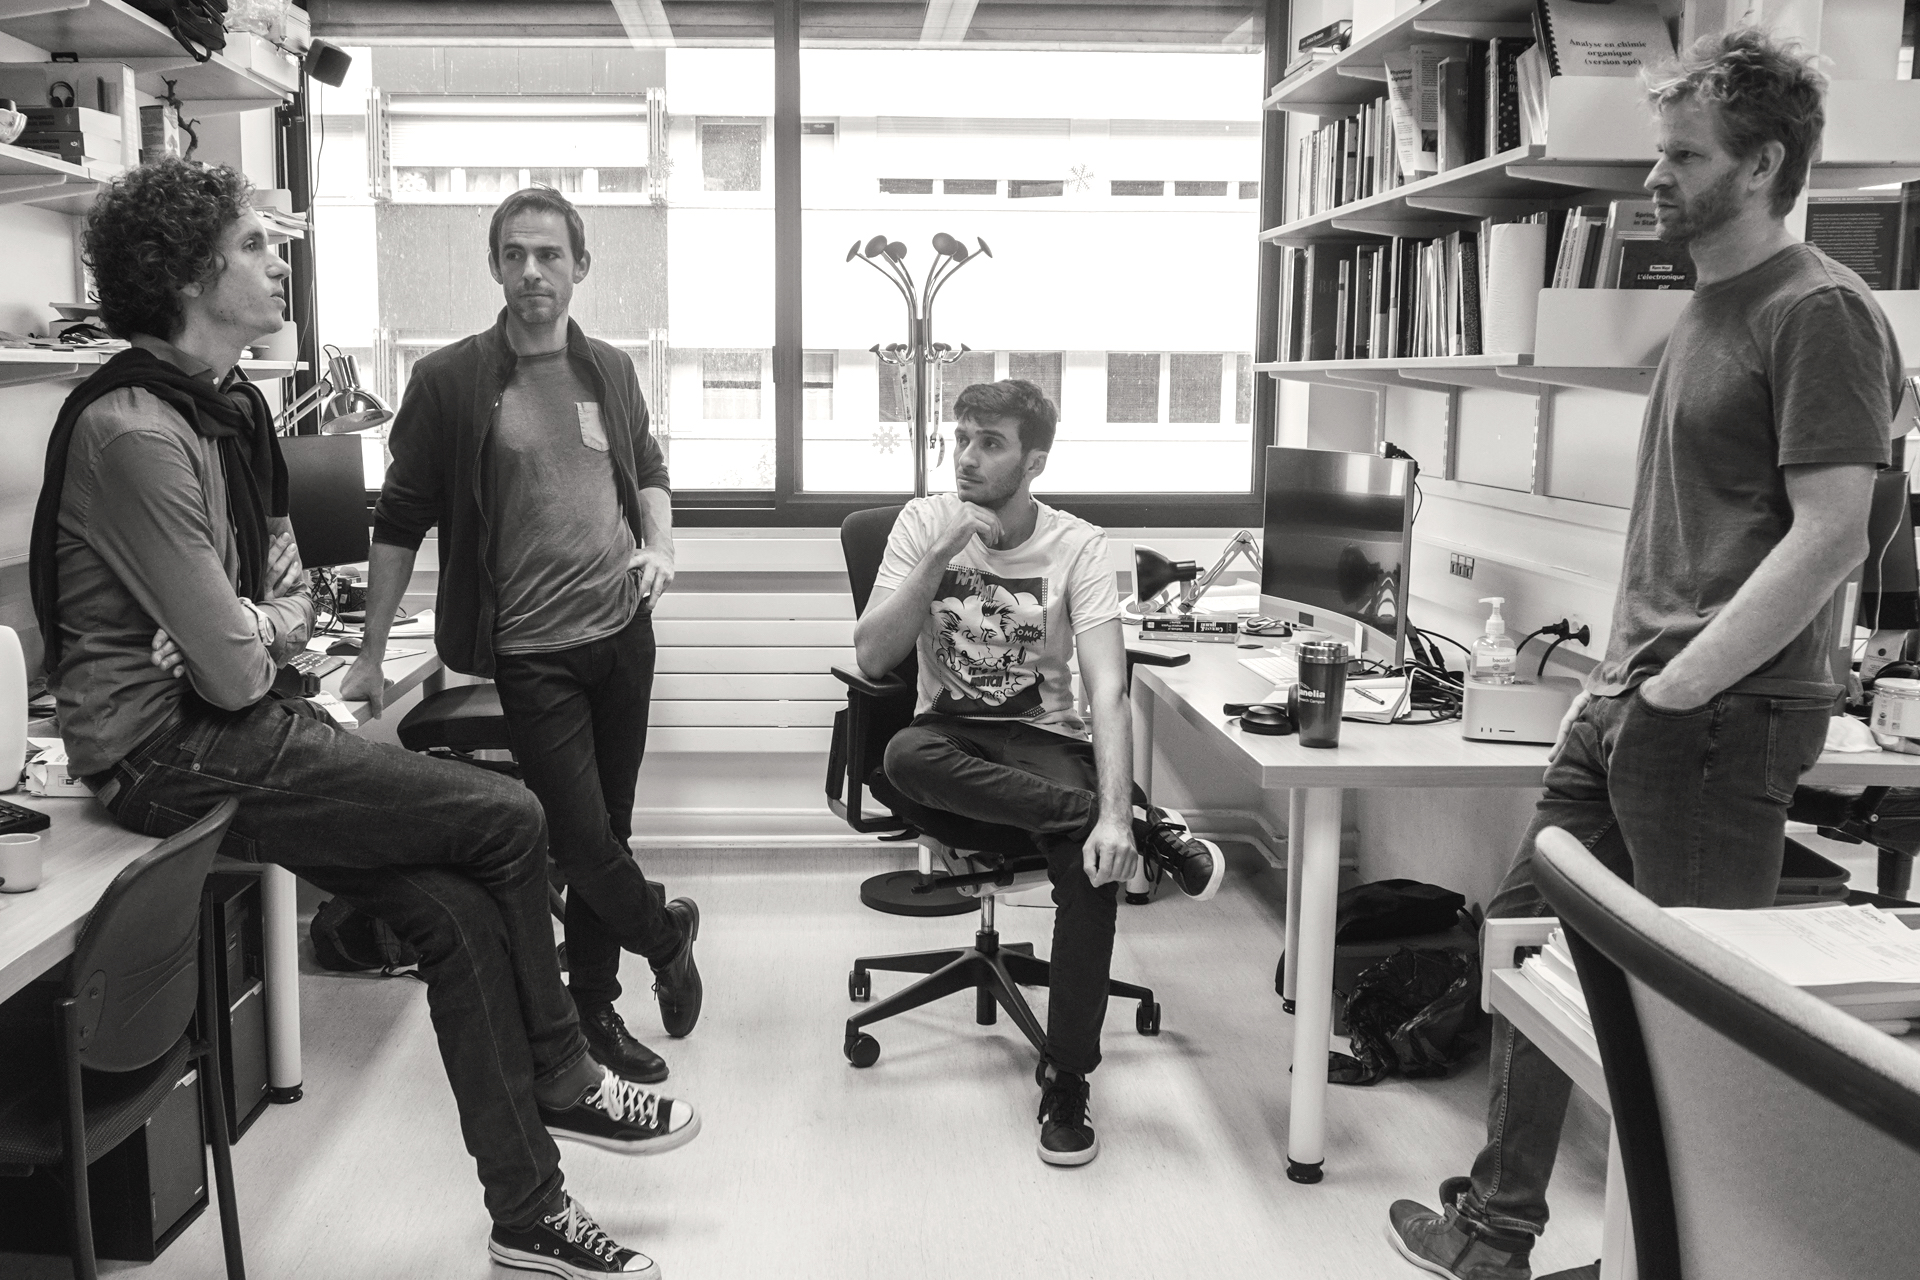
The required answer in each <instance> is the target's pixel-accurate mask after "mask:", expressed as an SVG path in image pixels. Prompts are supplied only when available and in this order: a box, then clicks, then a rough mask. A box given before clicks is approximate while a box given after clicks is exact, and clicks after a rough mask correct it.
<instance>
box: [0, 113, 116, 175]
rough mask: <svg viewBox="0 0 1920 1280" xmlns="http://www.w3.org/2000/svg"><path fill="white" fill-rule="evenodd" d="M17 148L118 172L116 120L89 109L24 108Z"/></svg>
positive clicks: (83, 166)
mask: <svg viewBox="0 0 1920 1280" xmlns="http://www.w3.org/2000/svg"><path fill="white" fill-rule="evenodd" d="M24 114H25V115H26V117H27V127H26V131H25V132H23V133H22V134H21V135H20V137H19V139H18V140H17V142H16V144H15V145H17V146H21V147H25V148H26V149H27V150H29V151H39V152H43V153H45V154H47V155H50V156H53V157H55V158H56V159H60V160H64V161H66V162H67V163H68V164H74V165H79V166H81V167H82V168H85V167H86V166H88V165H93V166H97V167H101V168H108V167H110V168H111V169H112V170H113V171H114V172H116V173H117V172H119V171H120V169H121V167H122V166H121V161H120V157H121V145H120V144H121V133H120V117H119V116H117V115H110V114H108V113H107V112H105V111H95V110H94V109H92V108H91V107H27V108H25V110H24Z"/></svg>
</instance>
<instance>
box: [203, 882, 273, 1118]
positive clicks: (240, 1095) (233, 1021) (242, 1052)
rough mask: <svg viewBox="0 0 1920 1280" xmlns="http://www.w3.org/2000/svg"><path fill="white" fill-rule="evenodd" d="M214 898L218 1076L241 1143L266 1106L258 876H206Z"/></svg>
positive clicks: (260, 908) (265, 1051)
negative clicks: (219, 1011)
mask: <svg viewBox="0 0 1920 1280" xmlns="http://www.w3.org/2000/svg"><path fill="white" fill-rule="evenodd" d="M207 891H208V893H209V894H210V895H211V896H212V898H213V936H214V941H215V943H216V944H217V945H218V947H219V948H220V954H219V956H218V958H217V961H216V964H215V972H216V974H217V978H218V984H217V985H218V992H217V994H218V996H219V1000H220V1009H221V1011H222V1013H223V1015H224V1016H223V1018H222V1021H221V1026H220V1078H221V1081H222V1082H223V1083H224V1084H225V1085H226V1099H225V1101H226V1112H227V1136H228V1138H229V1139H230V1140H231V1141H234V1142H238V1141H240V1137H241V1135H242V1134H244V1133H246V1131H247V1129H248V1128H249V1127H251V1126H252V1124H253V1122H254V1120H255V1119H256V1118H258V1116H259V1115H260V1113H261V1111H263V1110H264V1109H265V1108H266V1105H267V1011H266V988H265V986H264V984H263V982H262V974H263V973H264V962H263V959H262V954H263V946H264V941H263V936H262V932H261V928H262V923H261V922H262V907H261V898H260V877H259V876H257V875H252V874H249V873H247V872H232V871H223V872H219V873H217V874H215V875H211V876H209V877H207Z"/></svg>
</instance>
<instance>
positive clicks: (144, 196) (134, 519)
mask: <svg viewBox="0 0 1920 1280" xmlns="http://www.w3.org/2000/svg"><path fill="white" fill-rule="evenodd" d="M249 196H250V188H249V187H248V184H247V182H246V180H245V179H243V178H242V177H240V176H239V175H238V174H236V173H234V172H233V171H232V170H230V169H224V168H211V169H208V168H201V167H199V166H196V165H190V164H187V163H185V162H182V161H179V160H163V161H159V162H156V163H154V164H150V165H145V166H142V167H140V168H138V169H135V170H133V171H132V172H130V173H128V174H127V175H126V176H125V177H123V178H121V179H119V180H117V181H115V183H114V184H113V186H112V188H111V189H110V190H108V191H107V192H106V193H105V194H103V195H102V196H101V197H100V199H99V200H98V202H97V203H96V204H95V206H94V208H93V210H92V212H91V214H90V215H89V217H88V220H87V228H86V241H85V249H86V255H87V260H88V262H89V265H90V266H91V267H92V269H93V272H94V276H95V279H96V281H97V284H98V289H99V296H100V310H101V316H102V319H103V320H104V321H105V323H106V324H107V325H108V326H109V327H110V328H111V329H112V330H113V332H114V333H116V334H118V335H120V336H122V337H124V338H126V339H127V340H128V342H129V343H130V344H131V345H130V346H129V348H128V349H127V350H126V351H123V352H121V353H120V354H119V355H116V356H115V357H114V358H113V359H112V360H110V361H108V362H107V363H106V364H105V365H103V366H102V367H101V368H100V370H99V371H98V372H97V373H96V374H94V375H93V376H92V377H91V378H88V379H87V380H86V381H85V382H84V383H82V384H81V385H80V386H79V387H78V388H77V389H76V390H75V391H74V392H73V394H72V395H71V396H69V397H68V398H67V402H66V406H65V407H64V408H63V409H62V411H61V413H60V417H59V420H58V421H57V423H56V424H55V426H54V431H53V435H52V438H51V439H50V440H49V442H48V445H47V469H46V480H45V483H44V486H43V488H42V490H41V493H40V501H39V505H38V508H37V510H36V511H35V514H34V525H33V542H32V568H31V573H32V582H33V597H34V608H35V612H36V613H37V615H38V619H39V624H40V632H41V635H42V637H43V639H44V641H45V645H46V652H47V670H48V673H49V678H48V683H49V685H50V686H51V688H52V690H53V693H54V695H55V697H56V698H57V699H58V703H59V714H60V730H61V736H62V737H63V738H64V739H65V740H66V743H67V748H68V750H69V752H70V754H71V759H72V761H73V768H74V770H75V772H76V773H80V774H82V775H84V777H85V780H86V783H87V785H88V786H89V787H90V788H91V789H92V791H93V793H94V796H95V798H96V799H98V800H99V802H100V803H101V804H102V805H104V806H105V807H106V808H107V810H108V811H109V812H110V813H112V814H113V816H114V818H115V819H116V820H117V821H119V822H120V823H121V824H122V825H123V826H126V827H128V828H131V829H133V830H135V831H140V832H144V833H146V834H149V835H155V836H165V835H170V834H172V833H174V832H176V831H178V830H180V829H181V828H183V827H185V826H186V825H187V824H188V823H190V822H191V821H192V820H193V817H194V816H195V815H198V814H201V813H204V812H205V811H206V810H208V809H209V808H211V807H212V806H214V805H215V804H217V803H219V802H220V801H221V800H222V799H224V798H226V797H229V796H231V797H234V798H237V799H238V800H239V801H240V809H239V813H238V815H237V816H236V817H235V819H234V822H233V825H232V828H231V832H230V834H229V836H228V838H227V843H226V847H225V850H224V851H225V852H227V853H229V854H232V855H234V856H236V857H241V858H246V859H249V860H258V861H267V862H273V863H277V864H279V865H281V866H284V867H287V868H288V869H289V870H292V871H294V872H295V873H297V874H298V875H300V876H301V877H302V878H304V879H306V880H309V881H311V882H312V883H314V884H316V885H318V886H319V887H321V888H322V889H325V890H327V891H328V892H331V893H335V894H338V895H340V896H341V897H343V898H345V899H347V900H348V901H350V902H352V903H354V904H355V905H356V906H359V907H361V908H363V909H365V910H367V911H369V912H371V913H373V914H374V915H376V916H378V917H380V918H381V919H383V920H385V921H386V922H387V923H388V924H390V925H391V926H392V927H393V928H394V929H395V931H396V932H398V933H399V934H400V936H401V937H403V938H405V939H406V940H407V941H408V942H409V943H411V944H412V945H413V946H414V947H415V948H416V949H417V950H418V951H419V953H420V955H421V965H420V972H421V976H422V977H424V978H425V979H426V982H427V988H428V990H427V1001H428V1006H429V1008H430V1010H431V1013H432V1018H433V1024H434V1030H435V1033H436V1034H437V1036H438V1038H439V1043H440V1051H441V1058H442V1061H443V1062H444V1064H445V1067H446V1072H447V1079H448V1082H449V1083H450V1084H451V1085H452V1087H453V1094H454V1099H455V1101H456V1103H457V1104H458V1106H459V1112H460V1125H461V1130H462V1134H463V1136H464V1137H465V1139H466V1145H467V1150H468V1152H469V1153H471V1155H472V1156H473V1158H474V1162H475V1164H476V1165H477V1167H478V1171H479V1176H480V1182H481V1184H482V1186H483V1188H484V1190H485V1199H486V1206H487V1211H488V1213H489V1214H490V1215H491V1216H492V1218H493V1221H494V1227H493V1233H492V1238H491V1240H490V1242H489V1253H490V1254H491V1255H492V1257H493V1259H494V1260H495V1261H496V1262H498V1263H500V1264H502V1265H504V1266H508V1267H517V1268H522V1269H529V1270H538V1271H544V1272H547V1273H549V1274H557V1275H564V1276H571V1277H595V1276H603V1275H615V1274H618V1275H641V1276H649V1277H652V1276H658V1275H659V1274H660V1272H659V1268H658V1267H657V1266H655V1265H654V1263H653V1262H652V1260H651V1259H649V1258H647V1257H646V1255H644V1254H641V1253H638V1252H636V1251H634V1250H632V1249H628V1248H624V1247H622V1246H621V1245H619V1244H617V1243H616V1242H614V1241H613V1240H612V1239H611V1238H610V1237H608V1236H607V1234H606V1233H605V1232H604V1231H602V1230H601V1229H600V1228H599V1227H598V1225H596V1224H595V1222H594V1221H593V1219H592V1218H591V1217H590V1216H588V1214H587V1212H586V1211H585V1210H584V1209H583V1208H582V1207H581V1206H580V1205H579V1204H578V1202H576V1201H575V1200H573V1198H572V1197H571V1196H569V1195H568V1194H567V1191H566V1189H565V1186H564V1184H563V1182H562V1179H561V1174H560V1157H559V1152H558V1150H557V1149H556V1147H555V1145H554V1139H555V1138H566V1139H569V1140H572V1141H577V1142H583V1143H587V1144H591V1145H594V1146H598V1147H601V1148H603V1149H606V1150H611V1151H616V1152H621V1153H625V1154H640V1153H646V1152H651V1151H660V1150H667V1149H670V1148H672V1147H675V1146H679V1145H680V1144H682V1143H684V1142H686V1141H688V1140H690V1139H691V1138H692V1137H693V1135H694V1134H695V1133H696V1132H697V1131H698V1128H699V1121H698V1119H697V1117H695V1115H694V1114H693V1112H692V1110H691V1109H690V1108H688V1107H687V1105H686V1104H685V1103H682V1102H678V1101H675V1100H673V1099H670V1098H663V1097H660V1096H658V1095H656V1094H653V1093H651V1092H649V1091H647V1090H646V1089H644V1088H642V1087H640V1086H638V1085H635V1084H632V1083H630V1082H627V1081H625V1080H622V1079H620V1078H619V1077H617V1076H616V1075H614V1074H613V1073H612V1072H611V1071H609V1070H607V1069H606V1068H605V1067H603V1066H602V1065H601V1064H600V1063H598V1062H596V1061H595V1060H594V1059H593V1057H592V1056H590V1054H589V1052H588V1046H587V1042H586V1040H585V1039H584V1037H583V1036H582V1034H581V1031H580V1026H579V1022H578V1019H577V1017H576V1015H575V1012H574V1008H573V1002H572V1001H571V1000H570V999H569V998H568V996H567V993H566V989H565V988H564V987H563V986H562V985H561V981H560V973H559V969H558V966H557V964H556V959H555V956H554V950H553V935H552V926H551V925H550V923H549V922H548V918H547V897H546V884H547V881H546V846H547V838H546V829H545V826H544V823H543V821H542V818H541V812H540V806H539V805H538V803H536V802H535V800H534V799H533V797H532V796H531V795H530V794H529V793H528V792H527V791H526V790H525V789H523V788H521V787H519V786H517V785H515V784H513V783H510V782H508V781H506V780H504V779H502V778H500V777H498V776H497V775H494V774H491V773H488V772H486V771H485V770H480V769H471V768H467V767H464V766H461V765H458V764H453V763H448V762H443V761H437V760H432V759H428V758H426V757H423V756H417V755H414V754H412V753H410V752H405V751H401V750H399V749H397V748H393V747H384V746H377V745H374V744H371V743H368V742H365V741H363V740H361V739H360V738H358V737H356V736H354V735H352V734H349V733H346V732H343V731H342V730H340V729H339V728H337V727H335V726H334V725H333V724H332V723H331V722H330V721H329V720H328V719H327V718H326V717H325V716H324V715H322V714H321V713H319V711H318V710H317V709H316V708H314V707H313V706H312V705H311V704H308V703H306V702H301V701H290V700H281V699H279V698H277V697H275V696H274V695H273V694H272V692H271V689H272V685H273V677H274V671H275V669H276V667H277V666H278V665H279V664H280V663H281V662H282V661H283V660H285V659H286V658H287V657H288V656H289V655H290V654H291V653H292V652H294V651H295V650H297V649H299V648H300V647H301V645H302V644H303V643H304V641H305V639H306V635H307V631H308V628H309V627H310V626H311V625H312V621H313V605H312V601H311V600H310V598H309V597H308V593H307V587H306V583H305V577H304V573H303V571H302V568H301V565H300V561H299V556H298V553H297V551H296V549H295V547H294V543H293V539H292V537H291V533H290V527H289V525H288V522H287V518H286V511H287V481H286V468H285V465H284V464H283V463H282V461H281V458H280V449H279V443H278V441H277V440H276V438H275V436H274V432H273V422H272V417H271V415H270V414H269V413H268V411H267V406H266V402H265V401H264V400H263V399H262V397H261V395H260V393H259V391H258V390H256V389H255V388H254V387H253V386H252V384H250V383H249V382H248V381H247V380H246V378H245V376H244V375H243V374H242V373H241V372H240V371H239V369H238V368H237V366H238V363H239V359H240V355H241V352H242V351H243V350H245V348H246V347H247V346H248V345H249V344H251V343H253V342H255V341H258V340H259V339H260V338H262V337H264V336H265V335H267V334H270V333H273V332H275V331H276V330H278V329H279V328H280V326H281V325H282V324H283V323H285V321H284V319H283V312H284V309H285V304H286V288H285V286H286V280H287V277H288V269H287V266H286V264H285V263H284V262H282V261H281V259H280V257H279V256H278V255H277V254H276V253H275V252H274V250H273V248H272V246H271V244H270V243H269V240H268V235H267V229H266V227H265V225H264V224H263V223H262V221H261V219H260V216H259V215H258V214H257V213H255V212H254V211H253V210H252V209H251V208H249V207H248V200H249Z"/></svg>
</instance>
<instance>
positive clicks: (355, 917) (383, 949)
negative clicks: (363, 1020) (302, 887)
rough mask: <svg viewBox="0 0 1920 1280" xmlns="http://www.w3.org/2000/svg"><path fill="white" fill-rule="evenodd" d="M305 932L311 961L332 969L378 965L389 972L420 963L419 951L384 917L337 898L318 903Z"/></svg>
mask: <svg viewBox="0 0 1920 1280" xmlns="http://www.w3.org/2000/svg"><path fill="white" fill-rule="evenodd" d="M308 932H309V933H310V934H311V935H312V938H313V959H314V962H315V963H316V964H318V965H319V966H320V967H321V968H322V969H331V970H333V971H334V972H335V973H360V972H363V971H365V970H367V969H378V970H380V971H381V972H382V973H386V974H393V973H397V972H399V971H400V970H402V969H407V968H411V967H412V966H414V965H417V964H419V963H420V953H419V952H417V951H415V950H414V949H413V948H412V947H410V946H408V945H407V943H406V941H405V940H404V939H402V938H401V937H400V935H399V934H397V933H395V932H394V931H393V930H392V929H391V928H390V927H389V926H388V925H387V922H386V921H384V920H381V919H379V918H378V917H376V916H370V915H368V914H367V913H366V912H364V911H362V910H360V909H359V908H358V907H355V906H352V905H350V904H348V903H347V902H345V901H343V900H342V899H339V898H329V899H327V900H326V901H325V902H323V903H321V904H320V909H319V910H318V911H316V912H314V913H313V925H312V927H311V928H310V929H309V930H308Z"/></svg>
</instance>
